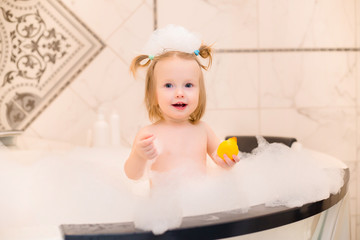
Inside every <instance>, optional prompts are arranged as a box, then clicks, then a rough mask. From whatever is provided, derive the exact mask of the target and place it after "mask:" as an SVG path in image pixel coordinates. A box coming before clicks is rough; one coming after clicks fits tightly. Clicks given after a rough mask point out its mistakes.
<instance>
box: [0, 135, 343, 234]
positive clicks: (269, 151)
mask: <svg viewBox="0 0 360 240" xmlns="http://www.w3.org/2000/svg"><path fill="white" fill-rule="evenodd" d="M129 153H130V149H121V150H114V149H88V148H78V149H74V150H72V151H70V152H65V153H64V152H62V153H59V152H48V153H46V154H41V155H38V158H37V159H36V160H34V161H31V162H28V163H26V162H24V161H23V159H22V160H21V159H14V157H10V155H11V154H4V153H1V155H0V167H1V169H3V171H2V173H1V175H0V192H1V194H2V197H1V198H0V236H2V235H1V234H2V233H4V234H5V233H6V231H7V229H8V228H9V229H10V228H16V227H19V228H24V227H29V226H42V225H60V224H71V223H106V222H126V221H134V222H135V226H136V227H137V228H140V229H144V230H151V231H153V232H154V233H155V234H160V233H163V232H164V231H166V230H168V229H171V228H175V227H178V226H180V224H181V220H182V218H183V217H185V216H192V215H199V214H207V213H213V212H220V211H228V210H233V209H237V210H240V211H243V212H246V211H247V210H248V209H249V208H250V207H251V206H255V205H258V204H265V205H266V206H280V205H281V206H287V207H298V206H302V205H303V204H306V203H309V202H314V201H319V200H322V199H325V198H327V197H329V194H331V193H332V194H334V193H337V192H338V191H339V189H340V187H341V186H342V185H343V174H344V171H343V169H341V168H338V167H331V166H330V165H327V166H326V167H323V165H322V164H320V162H321V161H317V159H316V158H315V157H314V156H316V155H312V154H311V151H308V150H306V149H302V148H299V149H291V148H289V147H287V146H285V145H283V144H279V143H272V144H269V143H267V142H266V141H265V140H263V139H260V140H259V147H258V148H257V149H255V150H254V151H253V153H252V154H244V153H240V156H241V160H240V162H239V163H237V164H236V165H235V166H234V167H233V168H232V169H230V170H223V169H221V168H217V167H216V168H210V169H209V172H208V174H207V175H199V174H198V175H196V174H193V173H191V172H189V169H182V170H181V169H177V170H174V171H171V172H168V173H162V174H159V173H156V172H151V173H150V176H151V178H152V179H153V188H152V189H151V190H150V188H149V186H148V185H146V184H145V185H144V184H143V183H144V182H146V180H143V181H142V182H141V181H131V180H129V179H127V178H126V176H125V174H124V171H123V164H124V161H125V159H126V158H127V156H128V154H129ZM14 154H15V153H14ZM15 155H16V154H15ZM179 180H180V181H179ZM146 186H147V187H146ZM136 188H137V190H136ZM134 189H135V191H134ZM136 192H137V193H138V194H134V193H136ZM139 193H140V194H139ZM141 193H142V194H141Z"/></svg>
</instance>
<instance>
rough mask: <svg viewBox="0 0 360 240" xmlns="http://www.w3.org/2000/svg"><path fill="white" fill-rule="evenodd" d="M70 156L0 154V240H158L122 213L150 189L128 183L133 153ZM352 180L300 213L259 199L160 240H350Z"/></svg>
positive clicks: (200, 217)
mask: <svg viewBox="0 0 360 240" xmlns="http://www.w3.org/2000/svg"><path fill="white" fill-rule="evenodd" d="M308 151H309V152H310V153H311V154H312V155H313V156H314V158H315V159H316V161H317V164H319V165H321V166H324V167H326V168H341V169H347V167H346V165H344V164H343V163H342V162H341V161H339V160H337V159H335V158H333V157H331V156H328V155H326V154H323V153H319V152H316V151H313V150H308ZM70 152H71V154H69V150H61V151H54V150H51V151H48V150H47V151H42V150H21V149H4V148H3V149H0V169H2V174H1V175H0V180H1V182H2V183H0V184H1V185H0V191H2V194H3V197H2V199H1V200H0V210H1V211H2V213H0V214H1V216H2V217H0V224H1V225H0V239H2V240H7V239H9V240H23V239H24V240H25V239H26V240H32V239H34V240H43V239H44V240H45V239H46V240H60V239H93V237H94V235H96V236H102V237H99V238H97V239H110V238H107V237H109V236H113V237H114V236H116V238H115V239H135V238H134V237H135V236H136V237H138V239H149V237H150V238H153V235H152V233H151V232H149V231H142V230H139V229H135V228H134V224H133V222H132V216H131V213H130V212H126V211H124V207H121V205H122V206H126V205H127V204H129V205H130V204H132V199H131V198H127V195H128V193H130V192H131V193H134V192H141V191H143V190H146V189H147V186H146V184H143V183H139V182H133V181H130V180H128V179H127V178H126V177H125V175H124V173H123V172H121V171H119V169H122V166H123V161H121V159H122V160H124V159H126V157H127V156H128V154H129V152H130V149H128V148H118V149H110V148H109V149H91V148H77V149H73V150H71V151H70ZM85 155H86V156H87V158H86V159H84V158H82V157H83V156H85ZM348 179H349V172H348V170H345V175H344V183H343V185H342V186H341V189H340V191H339V192H338V193H337V194H333V195H330V196H329V197H328V198H326V199H322V200H320V201H316V202H313V203H308V204H305V205H303V206H301V207H293V208H289V207H283V206H279V207H266V206H265V205H264V204H263V203H262V202H261V199H254V200H253V201H252V202H251V204H250V209H249V211H247V212H246V213H243V212H241V211H238V209H233V210H229V209H227V210H226V211H220V212H216V211H215V212H209V213H201V214H195V215H191V214H189V215H188V216H184V218H183V222H182V224H181V226H180V227H178V228H176V229H174V230H169V231H166V232H165V233H164V234H163V235H160V237H161V236H162V237H170V236H171V237H174V239H183V238H182V237H183V236H187V237H186V238H188V237H189V238H188V239H191V237H190V236H193V237H194V236H195V238H193V239H201V238H199V236H203V238H207V239H212V238H230V239H232V238H237V239H289V238H288V237H289V236H292V235H291V233H292V232H293V231H297V232H300V233H306V234H310V235H309V236H320V235H319V234H321V236H327V235H326V234H327V233H336V234H337V236H338V235H340V236H342V237H343V238H334V239H348V238H347V236H348V234H349V229H348V228H349V222H348V220H349V214H348V211H349V207H348V204H349V203H348V202H349V201H348V196H347V188H348ZM7 181H8V184H6V182H7ZM117 182H122V184H121V185H118V184H117ZM91 193H96V194H97V195H96V196H95V195H91ZM74 196H76V202H75V201H73V200H72V198H74ZM1 205H2V207H1ZM98 206H101V207H98ZM116 206H119V207H118V208H117V207H116ZM102 208H103V209H102ZM79 209H80V210H79ZM104 209H105V210H104ZM102 210H103V211H102ZM104 212H106V213H104ZM66 214H68V215H69V216H70V217H69V216H68V215H66ZM339 223H341V224H339ZM340 225H341V226H340ZM134 234H135V235H134ZM336 234H335V235H336ZM196 236H197V237H196ZM333 236H334V235H333ZM292 239H295V238H293V236H292ZM299 239H300V238H299ZM301 239H302V238H301ZM323 239H328V238H323Z"/></svg>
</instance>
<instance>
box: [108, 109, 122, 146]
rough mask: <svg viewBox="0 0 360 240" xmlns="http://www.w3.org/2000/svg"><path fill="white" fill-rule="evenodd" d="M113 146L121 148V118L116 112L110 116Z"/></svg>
mask: <svg viewBox="0 0 360 240" xmlns="http://www.w3.org/2000/svg"><path fill="white" fill-rule="evenodd" d="M110 129H111V133H110V134H111V146H113V147H117V146H120V117H119V114H118V113H117V112H116V111H115V110H114V111H113V112H112V113H111V115H110Z"/></svg>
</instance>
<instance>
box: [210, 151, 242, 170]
mask: <svg viewBox="0 0 360 240" xmlns="http://www.w3.org/2000/svg"><path fill="white" fill-rule="evenodd" d="M232 157H233V159H230V158H229V157H228V156H227V155H226V154H224V160H223V159H222V158H220V157H219V156H218V155H217V153H216V152H214V153H213V159H214V161H215V163H216V164H217V165H219V166H221V167H222V168H231V167H232V166H234V165H235V164H236V163H238V162H239V161H240V158H239V156H237V155H232Z"/></svg>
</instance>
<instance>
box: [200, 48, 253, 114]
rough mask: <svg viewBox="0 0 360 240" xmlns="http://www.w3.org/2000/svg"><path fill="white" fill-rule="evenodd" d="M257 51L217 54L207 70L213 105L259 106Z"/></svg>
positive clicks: (223, 106)
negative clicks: (254, 52)
mask: <svg viewBox="0 0 360 240" xmlns="http://www.w3.org/2000/svg"><path fill="white" fill-rule="evenodd" d="M257 60H258V56H257V54H236V53H224V54H220V53H219V54H214V61H213V66H212V68H211V69H210V70H209V71H208V72H207V73H206V75H205V78H206V87H207V94H208V107H209V108H210V109H228V108H257V107H258V61H257Z"/></svg>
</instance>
